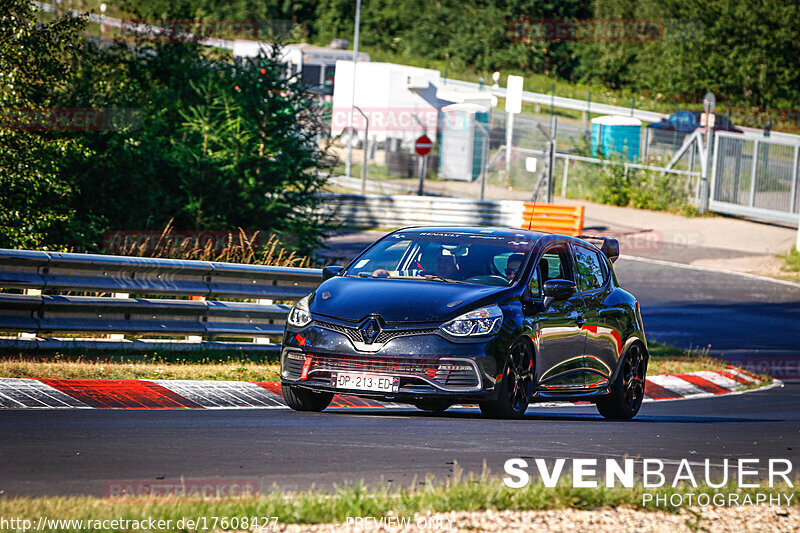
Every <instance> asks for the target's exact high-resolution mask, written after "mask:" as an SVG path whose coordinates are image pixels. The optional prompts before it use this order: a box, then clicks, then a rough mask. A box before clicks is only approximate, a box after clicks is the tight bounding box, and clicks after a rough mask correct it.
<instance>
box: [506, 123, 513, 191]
mask: <svg viewBox="0 0 800 533" xmlns="http://www.w3.org/2000/svg"><path fill="white" fill-rule="evenodd" d="M507 117H508V118H507V119H506V184H509V183H511V144H512V140H513V137H514V113H508V115H507Z"/></svg>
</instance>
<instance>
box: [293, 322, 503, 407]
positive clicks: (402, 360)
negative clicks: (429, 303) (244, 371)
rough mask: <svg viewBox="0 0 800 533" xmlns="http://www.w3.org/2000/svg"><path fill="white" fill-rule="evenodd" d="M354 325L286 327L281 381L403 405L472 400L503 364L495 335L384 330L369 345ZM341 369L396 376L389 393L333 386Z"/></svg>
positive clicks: (486, 393)
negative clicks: (468, 336) (475, 336)
mask: <svg viewBox="0 0 800 533" xmlns="http://www.w3.org/2000/svg"><path fill="white" fill-rule="evenodd" d="M354 331H356V330H354V329H353V328H348V327H346V326H343V325H341V324H333V323H329V322H312V323H311V324H309V325H308V326H306V327H305V328H292V327H287V329H286V332H285V333H284V339H283V348H282V350H281V383H282V384H285V385H292V386H298V387H303V388H307V389H311V390H316V391H329V392H337V393H341V394H351V395H356V396H360V397H364V398H373V399H379V400H386V401H397V402H402V403H415V402H417V401H421V400H430V399H442V400H447V401H450V402H453V403H456V402H468V401H469V402H476V401H482V400H487V399H491V398H493V397H494V395H495V385H496V380H497V377H498V374H500V372H499V371H498V370H497V369H498V367H499V366H501V364H502V363H498V361H501V356H500V354H501V353H502V350H498V348H497V347H498V345H499V342H498V339H497V336H491V337H485V338H482V339H469V340H462V339H452V338H449V337H448V336H446V335H445V334H443V333H441V332H440V331H439V330H438V328H434V327H427V328H426V327H422V326H421V327H416V328H414V329H398V328H387V329H386V330H384V331H385V333H386V335H385V336H384V337H382V338H381V339H379V340H380V341H382V342H378V343H376V344H372V345H365V344H364V343H362V342H359V341H360V339H359V338H358V337H357V336H356V334H355V333H354ZM341 372H353V373H364V374H369V375H372V376H377V377H389V378H396V379H395V381H394V383H395V386H394V388H393V390H392V391H391V392H388V391H372V390H360V389H347V388H337V387H336V386H335V385H334V383H335V379H334V377H335V376H336V375H338V374H339V373H341Z"/></svg>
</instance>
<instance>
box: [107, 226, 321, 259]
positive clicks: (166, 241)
mask: <svg viewBox="0 0 800 533" xmlns="http://www.w3.org/2000/svg"><path fill="white" fill-rule="evenodd" d="M259 236H260V232H258V231H256V232H254V233H252V234H248V233H247V232H245V231H244V230H243V229H242V228H238V230H237V232H236V233H228V236H227V239H226V243H225V246H224V247H222V248H220V249H215V247H214V243H213V242H210V241H209V242H208V243H207V244H206V245H205V246H204V247H198V246H196V245H195V244H194V241H193V240H191V241H190V240H188V239H185V240H184V239H181V238H180V237H179V236H177V235H175V231H174V227H173V221H172V220H170V221H169V222H168V223H167V225H166V227H165V228H164V230H163V231H162V232H161V235H160V236H159V238H158V240H157V241H156V244H155V246H154V247H153V249H152V250H151V249H150V247H149V246H148V243H147V242H144V243H142V244H140V245H136V244H132V245H130V246H128V247H126V248H123V250H122V251H121V252H120V255H128V256H135V257H158V258H169V259H187V260H197V261H220V262H225V263H247V264H253V265H268V266H285V267H305V266H308V265H309V262H310V259H309V258H308V257H300V256H298V255H297V253H296V252H294V251H290V250H287V249H286V248H284V247H283V245H282V243H281V241H280V239H279V238H278V236H277V235H270V236H269V238H268V239H267V240H266V242H264V243H263V244H260V243H259V239H258V238H259Z"/></svg>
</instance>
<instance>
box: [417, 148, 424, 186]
mask: <svg viewBox="0 0 800 533" xmlns="http://www.w3.org/2000/svg"><path fill="white" fill-rule="evenodd" d="M423 159H424V156H419V163H418V164H417V173H418V174H419V187H418V188H417V196H422V195H423V194H425V173H424V169H423V164H424V161H423Z"/></svg>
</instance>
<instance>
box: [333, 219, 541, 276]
mask: <svg viewBox="0 0 800 533" xmlns="http://www.w3.org/2000/svg"><path fill="white" fill-rule="evenodd" d="M532 246H533V242H532V241H531V240H529V238H528V237H526V236H525V235H523V234H519V235H497V234H495V233H492V232H491V231H487V232H479V233H469V232H459V231H446V232H445V231H416V232H399V233H393V234H391V235H389V236H387V237H386V238H385V239H383V240H382V241H380V242H379V243H377V244H376V245H375V246H373V247H372V248H371V249H370V250H368V251H367V252H365V253H364V255H362V256H361V257H359V258H358V260H357V261H356V262H355V263H354V264H353V265H351V266H350V268H348V269H347V271H346V272H345V274H344V275H345V276H358V277H373V278H396V279H424V280H427V281H438V282H452V283H475V284H481V285H497V286H508V285H511V284H512V283H514V282H515V281H517V279H518V278H519V276H520V274H521V272H522V269H523V268H524V266H525V262H526V260H527V258H528V255H529V253H530V250H531V248H532Z"/></svg>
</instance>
